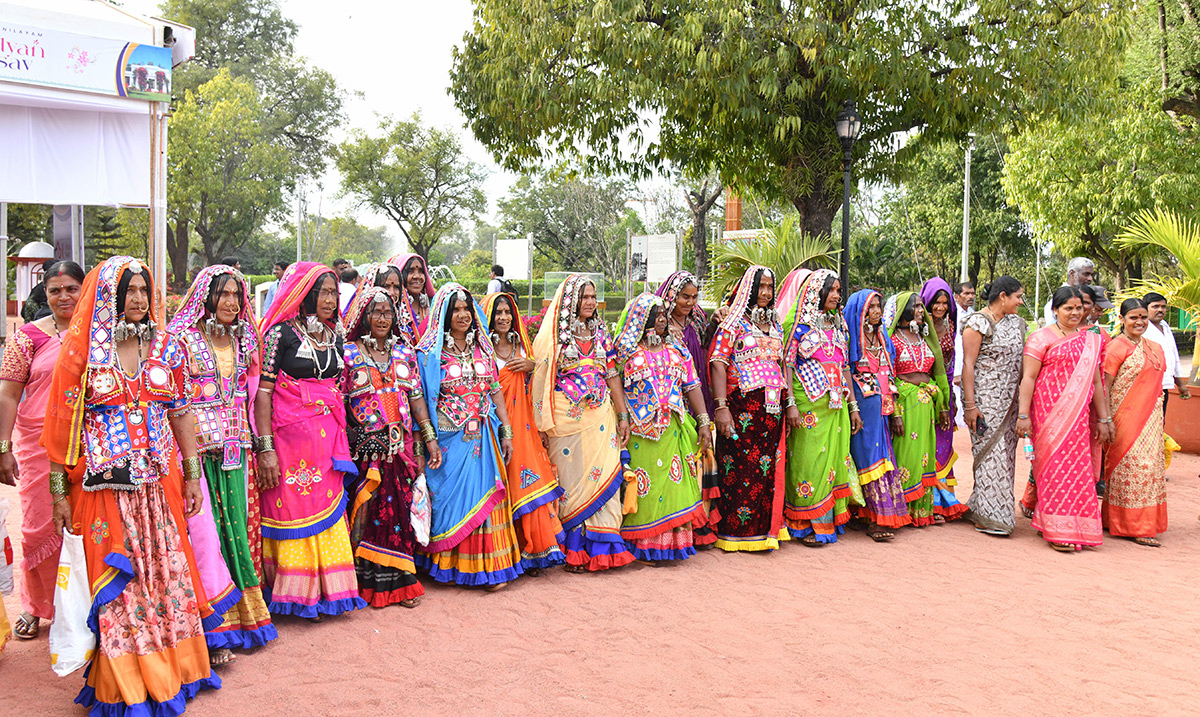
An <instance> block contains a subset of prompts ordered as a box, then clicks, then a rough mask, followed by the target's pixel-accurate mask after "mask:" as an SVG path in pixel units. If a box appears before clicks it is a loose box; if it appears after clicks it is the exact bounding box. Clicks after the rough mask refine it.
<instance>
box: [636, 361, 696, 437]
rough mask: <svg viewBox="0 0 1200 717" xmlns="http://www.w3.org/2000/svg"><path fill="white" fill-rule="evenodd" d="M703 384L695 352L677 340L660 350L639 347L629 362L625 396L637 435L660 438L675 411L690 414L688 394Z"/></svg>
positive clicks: (680, 416) (679, 414)
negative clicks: (695, 360)
mask: <svg viewBox="0 0 1200 717" xmlns="http://www.w3.org/2000/svg"><path fill="white" fill-rule="evenodd" d="M699 385H700V380H699V379H698V378H697V377H696V369H695V367H694V365H693V363H692V356H691V353H690V352H688V350H687V349H686V348H684V347H683V346H680V345H678V344H674V343H667V344H665V345H663V346H660V347H658V348H656V349H647V348H641V347H639V348H638V350H637V351H636V352H634V354H633V356H630V357H629V360H628V361H626V362H625V397H626V400H627V402H628V403H629V410H630V413H631V414H632V417H633V425H632V427H631V430H632V432H633V433H634V434H635V435H638V436H642V437H645V438H649V439H652V440H658V439H659V438H661V437H662V435H663V432H664V431H666V430H667V426H669V425H670V423H671V414H672V413H675V414H677V415H678V416H679V418H680V419H681V420H682V419H683V418H684V417H685V416H687V415H688V408H687V399H686V396H685V394H686V393H687V392H688V391H690V390H692V389H693V388H695V387H696V386H699Z"/></svg>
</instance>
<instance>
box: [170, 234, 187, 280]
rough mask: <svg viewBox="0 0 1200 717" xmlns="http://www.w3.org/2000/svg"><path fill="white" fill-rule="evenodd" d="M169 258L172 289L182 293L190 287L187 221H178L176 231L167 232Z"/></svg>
mask: <svg viewBox="0 0 1200 717" xmlns="http://www.w3.org/2000/svg"><path fill="white" fill-rule="evenodd" d="M167 256H168V257H170V260H171V279H172V280H171V287H172V288H174V289H175V290H177V291H182V290H184V289H185V288H187V285H188V275H187V268H188V266H187V262H188V221H187V220H186V219H177V220H176V221H175V227H174V231H171V232H167Z"/></svg>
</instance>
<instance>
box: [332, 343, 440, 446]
mask: <svg viewBox="0 0 1200 717" xmlns="http://www.w3.org/2000/svg"><path fill="white" fill-rule="evenodd" d="M345 357H346V368H345V371H344V373H343V374H342V392H343V393H345V394H346V409H347V410H346V422H347V424H348V426H349V431H348V433H349V437H350V453H351V454H352V455H353V456H354V458H355V460H359V459H362V458H367V457H370V458H372V459H380V458H385V457H388V456H394V455H396V454H398V453H402V452H403V451H404V447H405V443H406V442H407V436H408V435H409V434H411V433H412V428H413V422H412V415H411V413H410V411H409V406H408V399H409V397H410V396H411V395H412V393H413V391H419V390H420V387H421V379H420V374H419V373H418V369H417V354H416V352H415V351H413V350H412V349H411V348H409V347H408V345H407V344H406V343H404V341H396V342H395V343H394V344H393V345H392V351H391V354H390V355H389V356H388V359H387V362H386V363H385V364H380V363H376V362H375V360H374V359H372V358H371V357H370V356H368V355H367V353H366V352H365V351H363V350H361V349H360V348H359V347H358V345H357V344H355V343H347V344H346V351H345Z"/></svg>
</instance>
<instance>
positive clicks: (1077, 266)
mask: <svg viewBox="0 0 1200 717" xmlns="http://www.w3.org/2000/svg"><path fill="white" fill-rule="evenodd" d="M1095 278H1096V263H1095V262H1093V261H1092V260H1091V259H1089V258H1087V257H1086V256H1077V257H1075V258H1074V259H1072V260H1071V261H1069V262H1067V283H1065V284H1063V286H1079V285H1080V284H1093V283H1095V281H1094V280H1095ZM1052 301H1053V299H1052V300H1051V301H1047V302H1046V309H1045V312H1044V316H1045V321H1044V322H1043V323H1042V326H1049V325H1050V324H1052V323H1054V312H1053V311H1051V310H1050V304H1051V302H1052Z"/></svg>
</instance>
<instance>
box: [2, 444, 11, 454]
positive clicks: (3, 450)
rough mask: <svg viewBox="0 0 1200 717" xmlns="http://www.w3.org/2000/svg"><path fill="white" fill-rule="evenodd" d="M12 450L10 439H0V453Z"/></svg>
mask: <svg viewBox="0 0 1200 717" xmlns="http://www.w3.org/2000/svg"><path fill="white" fill-rule="evenodd" d="M11 450H12V441H0V453H8V452H9V451H11Z"/></svg>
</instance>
